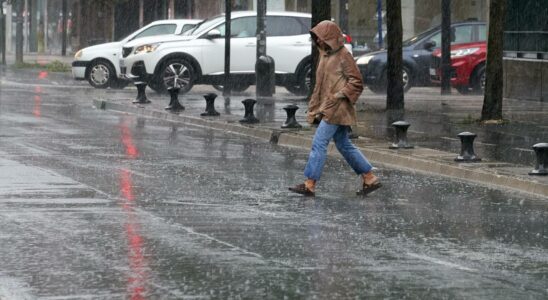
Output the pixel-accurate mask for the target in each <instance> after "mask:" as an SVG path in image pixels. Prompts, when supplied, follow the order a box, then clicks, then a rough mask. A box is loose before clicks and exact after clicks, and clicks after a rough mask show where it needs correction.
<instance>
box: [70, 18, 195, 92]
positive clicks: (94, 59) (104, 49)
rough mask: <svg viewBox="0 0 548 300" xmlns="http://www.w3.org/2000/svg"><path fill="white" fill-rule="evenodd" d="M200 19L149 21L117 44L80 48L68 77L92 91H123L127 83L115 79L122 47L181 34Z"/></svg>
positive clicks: (117, 74) (118, 72) (117, 78)
mask: <svg viewBox="0 0 548 300" xmlns="http://www.w3.org/2000/svg"><path fill="white" fill-rule="evenodd" d="M198 22H200V20H162V21H155V22H152V23H150V24H148V25H146V26H144V27H142V28H141V29H139V30H137V31H135V32H133V33H132V34H130V35H128V36H127V37H125V38H123V39H121V40H120V41H118V42H112V43H105V44H100V45H95V46H91V47H87V48H84V49H82V50H80V51H78V52H76V54H75V55H74V61H73V62H72V75H73V77H74V78H75V79H77V80H87V81H88V82H89V84H90V85H91V86H93V87H96V88H108V87H111V88H123V87H125V86H126V85H127V83H128V81H127V80H122V79H120V78H119V75H120V65H119V60H120V58H121V57H122V46H123V45H125V44H126V43H128V42H131V41H134V40H138V39H140V38H144V37H150V36H157V35H164V34H181V33H184V32H185V31H187V30H189V29H191V28H193V27H194V26H195V24H197V23H198Z"/></svg>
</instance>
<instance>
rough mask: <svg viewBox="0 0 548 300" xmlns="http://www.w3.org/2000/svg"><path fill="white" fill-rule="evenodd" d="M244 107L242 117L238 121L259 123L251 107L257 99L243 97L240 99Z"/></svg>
mask: <svg viewBox="0 0 548 300" xmlns="http://www.w3.org/2000/svg"><path fill="white" fill-rule="evenodd" d="M242 103H243V104H244V108H245V113H244V118H243V119H241V120H240V123H247V124H254V123H259V119H257V118H256V117H255V114H254V113H253V107H254V106H255V103H257V101H255V100H253V99H245V100H244V101H242Z"/></svg>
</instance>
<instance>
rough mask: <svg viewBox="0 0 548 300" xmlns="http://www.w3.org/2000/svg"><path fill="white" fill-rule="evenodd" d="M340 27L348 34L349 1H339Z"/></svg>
mask: <svg viewBox="0 0 548 300" xmlns="http://www.w3.org/2000/svg"><path fill="white" fill-rule="evenodd" d="M339 25H340V26H341V30H342V31H343V32H344V33H346V34H348V30H349V28H348V0H339Z"/></svg>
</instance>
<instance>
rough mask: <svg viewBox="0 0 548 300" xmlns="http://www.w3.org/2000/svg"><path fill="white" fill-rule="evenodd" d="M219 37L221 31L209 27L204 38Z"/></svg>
mask: <svg viewBox="0 0 548 300" xmlns="http://www.w3.org/2000/svg"><path fill="white" fill-rule="evenodd" d="M220 37H221V31H219V29H211V30H210V31H209V32H208V33H207V34H206V38H208V39H210V40H211V39H218V38H220Z"/></svg>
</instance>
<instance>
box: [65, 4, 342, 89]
mask: <svg viewBox="0 0 548 300" xmlns="http://www.w3.org/2000/svg"><path fill="white" fill-rule="evenodd" d="M171 21H173V20H171ZM189 21H190V20H179V21H178V23H177V24H178V25H177V27H176V28H172V27H170V28H169V29H168V28H164V29H163V31H162V32H163V33H174V32H175V33H178V32H182V33H180V34H168V35H166V34H163V35H155V36H151V35H152V34H150V35H149V36H148V37H142V31H141V33H135V34H133V35H131V36H130V37H128V38H126V39H123V40H122V41H120V42H117V43H111V44H106V45H99V46H94V47H89V48H85V49H83V50H82V51H80V52H79V53H77V55H76V56H75V61H74V63H73V74H74V77H75V78H79V79H84V78H85V79H88V81H89V82H90V84H91V85H93V86H95V87H107V86H110V87H114V86H116V85H117V84H116V83H117V82H119V81H120V80H123V79H124V78H127V77H131V76H140V77H141V78H145V79H146V80H147V82H148V83H149V87H151V88H152V89H154V90H156V91H159V92H162V91H164V90H166V89H167V88H168V87H170V86H173V85H177V86H179V87H180V88H181V93H184V92H188V91H189V90H190V89H191V88H192V86H193V85H194V84H212V85H214V86H219V85H222V84H223V78H224V77H223V74H224V49H225V16H224V15H220V16H216V17H213V18H210V19H207V20H204V21H201V22H200V23H197V24H196V22H194V23H192V24H195V25H192V26H193V28H192V29H190V30H187V31H184V30H183V29H182V28H181V27H184V25H183V24H188V22H189ZM162 22H163V23H161V24H162V25H166V24H171V23H169V22H168V21H162ZM266 23H267V24H268V28H269V30H268V31H267V55H269V56H271V57H273V58H274V62H275V76H276V84H277V85H280V86H284V87H286V88H287V90H289V91H290V92H292V93H295V94H307V93H308V92H309V91H310V78H311V74H310V72H311V63H312V59H311V41H310V34H309V31H310V24H311V15H310V14H306V13H293V12H268V13H267V16H266ZM149 26H150V25H149ZM256 26H257V15H256V12H252V11H248V12H234V13H232V20H231V64H230V68H231V77H232V78H233V81H234V86H233V89H234V90H236V91H238V90H239V91H242V90H245V89H247V88H248V87H249V86H250V85H252V84H254V82H255V56H256V43H257V38H256ZM149 28H150V27H149ZM157 32H160V30H157ZM137 37H139V38H137ZM346 41H347V43H346V44H345V46H346V47H347V48H348V49H349V50H350V51H351V50H352V48H351V44H350V41H351V39H350V37H347V38H346ZM122 45H123V46H122ZM107 48H108V49H109V50H108V51H107V50H106V49H107ZM101 51H102V53H99V52H101ZM101 63H102V64H101ZM98 64H100V65H101V67H97V65H98ZM96 69H99V70H96ZM116 78H118V79H116Z"/></svg>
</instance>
